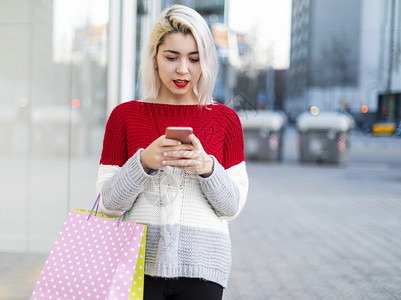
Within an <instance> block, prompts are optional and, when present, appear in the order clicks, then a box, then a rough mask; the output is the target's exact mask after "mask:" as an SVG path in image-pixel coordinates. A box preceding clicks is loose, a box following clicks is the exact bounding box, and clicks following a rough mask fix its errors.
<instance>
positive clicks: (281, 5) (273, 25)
mask: <svg viewBox="0 0 401 300" xmlns="http://www.w3.org/2000/svg"><path fill="white" fill-rule="evenodd" d="M229 3H230V4H229V5H230V8H229V18H228V23H229V27H230V29H231V30H234V31H239V32H244V33H246V32H249V31H250V30H252V28H257V30H258V31H259V32H260V36H261V38H260V42H261V46H262V47H267V46H268V45H271V46H272V48H273V59H274V61H273V67H274V68H275V69H286V68H288V65H289V53H290V32H291V0H229Z"/></svg>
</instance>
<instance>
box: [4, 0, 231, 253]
mask: <svg viewBox="0 0 401 300" xmlns="http://www.w3.org/2000/svg"><path fill="white" fill-rule="evenodd" d="M173 2H174V3H182V4H185V5H188V6H190V7H193V8H195V9H197V10H199V11H200V12H201V13H202V14H204V16H205V19H206V20H207V21H208V22H209V23H210V24H211V23H212V22H222V21H223V15H224V9H225V6H224V4H225V1H224V0H204V1H200V0H193V1H189V0H188V1H167V0H166V1H162V0H137V1H132V0H121V1H111V0H71V1H62V0H13V1H0V40H1V47H0V182H1V190H0V193H1V198H2V206H3V207H2V208H3V211H5V212H6V213H5V214H3V217H2V218H1V221H0V223H1V226H0V251H11V252H12V251H33V252H42V251H44V252H48V251H49V250H50V248H51V246H52V244H53V243H54V240H55V238H56V236H57V234H58V233H59V230H60V228H61V226H62V224H63V222H64V220H65V217H66V215H67V213H68V212H69V211H70V210H71V209H73V208H82V209H88V208H90V207H91V206H92V204H93V202H94V200H95V199H96V195H95V185H96V180H97V168H98V164H99V160H100V153H101V149H102V140H103V134H104V129H105V124H106V120H107V118H108V115H109V113H110V112H111V110H112V109H113V108H114V107H115V106H116V105H118V104H119V103H121V102H124V101H129V100H132V99H139V98H140V97H141V86H140V83H139V81H138V78H137V73H138V68H139V57H140V52H141V49H142V47H143V45H144V44H145V42H146V40H147V37H148V35H149V32H150V29H151V28H152V26H153V24H154V23H155V22H156V20H157V18H158V16H159V14H160V12H161V10H162V9H164V8H165V7H166V6H168V5H171V4H173Z"/></svg>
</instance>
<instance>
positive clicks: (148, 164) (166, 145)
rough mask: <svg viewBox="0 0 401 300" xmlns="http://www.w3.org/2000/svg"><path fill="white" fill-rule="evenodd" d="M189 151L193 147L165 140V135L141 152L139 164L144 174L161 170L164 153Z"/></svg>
mask: <svg viewBox="0 0 401 300" xmlns="http://www.w3.org/2000/svg"><path fill="white" fill-rule="evenodd" d="M177 150H179V151H191V150H193V146H192V145H190V144H181V142H179V141H177V140H172V139H166V136H165V135H162V136H160V137H159V138H157V139H156V140H154V141H153V142H152V143H151V144H150V145H149V146H148V147H147V148H146V149H144V150H143V151H142V152H141V163H142V167H143V169H144V170H145V172H146V173H149V172H150V170H157V169H160V168H163V167H164V165H162V160H163V153H164V152H166V151H177Z"/></svg>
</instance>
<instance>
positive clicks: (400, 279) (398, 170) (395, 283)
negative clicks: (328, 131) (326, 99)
mask: <svg viewBox="0 0 401 300" xmlns="http://www.w3.org/2000/svg"><path fill="white" fill-rule="evenodd" d="M286 139H288V143H287V149H286V152H285V155H284V161H283V162H282V163H260V162H248V163H247V166H248V172H249V179H250V191H249V197H248V202H247V204H246V206H245V208H244V210H243V212H242V214H241V215H240V217H239V218H238V219H236V220H235V221H232V222H231V223H230V228H231V235H232V247H233V268H232V274H231V278H230V282H229V286H228V288H227V289H226V291H225V295H224V300H237V299H241V300H242V299H244V300H252V299H261V300H264V299H272V300H276V299H277V300H281V299H282V300H287V299H302V300H303V299H328V300H331V299H401V251H400V249H401V147H399V145H401V139H399V140H392V139H383V140H379V141H377V140H371V139H370V138H367V137H363V136H360V137H357V139H356V140H355V142H354V143H353V145H354V147H355V148H356V150H357V151H356V152H354V153H353V154H352V156H351V160H350V164H349V165H348V166H347V167H339V166H335V165H317V164H301V163H299V162H298V161H297V155H296V149H295V146H294V145H295V144H296V139H295V132H294V131H290V132H289V133H288V136H287V138H286ZM366 145H367V146H366ZM380 145H384V148H383V147H380ZM368 146H369V147H374V149H375V151H370V150H369V149H373V148H369V149H368V148H366V147H368ZM382 148H383V149H384V150H380V149H382ZM371 155H373V156H371ZM46 256H47V255H44V254H16V253H0V299H28V298H29V295H30V293H31V291H32V289H33V287H34V285H35V282H36V280H37V278H38V276H39V273H40V271H41V268H42V266H43V264H44V262H45V259H46Z"/></svg>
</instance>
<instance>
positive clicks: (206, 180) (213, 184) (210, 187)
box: [199, 155, 227, 191]
mask: <svg viewBox="0 0 401 300" xmlns="http://www.w3.org/2000/svg"><path fill="white" fill-rule="evenodd" d="M210 157H211V158H212V159H213V171H212V174H210V176H209V177H202V176H199V177H200V179H201V183H202V186H203V188H204V190H205V191H214V190H216V189H219V188H221V183H222V181H224V179H225V177H226V176H227V175H226V174H225V169H224V168H223V166H222V165H221V164H220V163H219V162H218V161H217V159H216V157H214V156H213V155H210Z"/></svg>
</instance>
